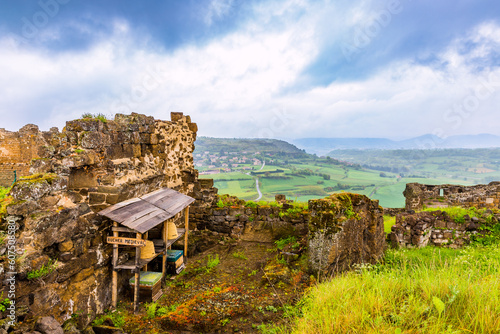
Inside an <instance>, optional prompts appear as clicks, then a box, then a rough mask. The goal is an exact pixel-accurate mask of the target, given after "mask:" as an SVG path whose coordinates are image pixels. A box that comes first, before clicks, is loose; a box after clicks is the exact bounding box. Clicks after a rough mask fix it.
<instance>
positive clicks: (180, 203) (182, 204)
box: [162, 197, 194, 214]
mask: <svg viewBox="0 0 500 334" xmlns="http://www.w3.org/2000/svg"><path fill="white" fill-rule="evenodd" d="M193 201H194V200H193V199H192V198H190V197H188V198H184V199H180V198H178V199H176V200H175V201H172V202H169V203H168V205H165V206H163V207H162V209H163V210H165V211H168V212H170V213H172V214H177V213H179V212H181V211H182V210H183V209H184V208H186V207H187V206H189V204H191V203H192V202H193Z"/></svg>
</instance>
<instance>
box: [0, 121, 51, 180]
mask: <svg viewBox="0 0 500 334" xmlns="http://www.w3.org/2000/svg"><path fill="white" fill-rule="evenodd" d="M42 143H43V139H42V138H41V137H40V133H39V131H38V127H37V126H36V125H32V124H28V125H26V126H24V127H23V128H21V129H20V130H19V131H18V132H10V131H6V130H5V129H0V186H2V187H10V186H11V185H12V183H13V182H14V171H16V173H17V176H18V177H19V176H26V175H29V169H30V161H31V159H33V158H36V157H38V156H39V155H38V152H37V151H38V148H39V147H40V146H41V144H42Z"/></svg>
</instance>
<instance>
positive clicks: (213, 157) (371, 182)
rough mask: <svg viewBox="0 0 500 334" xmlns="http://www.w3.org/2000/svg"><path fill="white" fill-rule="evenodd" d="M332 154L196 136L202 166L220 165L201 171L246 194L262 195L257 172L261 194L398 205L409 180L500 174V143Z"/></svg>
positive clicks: (474, 180)
mask: <svg viewBox="0 0 500 334" xmlns="http://www.w3.org/2000/svg"><path fill="white" fill-rule="evenodd" d="M329 154H330V156H331V157H326V158H325V157H317V156H316V155H311V154H307V153H305V152H303V151H301V150H298V149H297V148H296V147H294V146H293V145H290V144H288V143H286V142H283V141H276V140H256V139H221V138H204V139H203V140H201V141H200V142H199V144H198V141H197V150H196V151H195V162H197V163H198V165H197V168H198V169H199V171H200V172H203V171H207V170H210V171H212V172H217V171H221V173H220V174H211V175H200V177H202V178H213V179H214V180H215V186H216V187H217V188H219V193H221V194H230V195H235V196H238V197H240V198H242V199H245V200H255V199H257V198H258V196H259V195H258V192H257V190H256V188H255V182H256V181H255V179H257V178H258V180H259V185H260V190H261V192H262V195H263V197H262V200H267V201H271V200H274V196H275V195H276V194H284V195H286V196H287V198H289V199H293V200H296V201H307V200H309V199H316V198H323V197H325V196H327V195H329V194H332V193H336V192H342V191H346V192H354V193H359V194H363V195H367V196H369V197H370V198H372V199H376V200H379V201H380V205H382V206H384V207H394V208H396V207H403V206H404V197H403V191H404V189H405V187H406V184H407V183H411V182H418V183H424V184H462V185H474V184H481V183H489V182H491V181H496V180H500V149H497V148H491V149H439V150H336V151H332V152H330V153H329ZM264 161H265V166H264V167H263V168H262V169H261V166H262V162H264ZM235 163H236V166H234V165H235ZM229 168H230V169H231V171H230V172H225V171H228V170H229ZM243 169H246V170H243ZM249 169H251V170H249ZM277 170H281V172H276V171H277ZM251 172H253V175H247V174H245V173H251ZM266 172H268V173H266Z"/></svg>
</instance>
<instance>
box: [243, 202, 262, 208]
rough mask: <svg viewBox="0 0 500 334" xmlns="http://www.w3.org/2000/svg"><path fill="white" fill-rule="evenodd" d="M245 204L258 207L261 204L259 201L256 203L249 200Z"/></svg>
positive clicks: (249, 206) (248, 206)
mask: <svg viewBox="0 0 500 334" xmlns="http://www.w3.org/2000/svg"><path fill="white" fill-rule="evenodd" d="M245 206H246V207H247V208H256V207H258V206H259V205H258V204H257V203H255V202H254V201H248V202H246V203H245Z"/></svg>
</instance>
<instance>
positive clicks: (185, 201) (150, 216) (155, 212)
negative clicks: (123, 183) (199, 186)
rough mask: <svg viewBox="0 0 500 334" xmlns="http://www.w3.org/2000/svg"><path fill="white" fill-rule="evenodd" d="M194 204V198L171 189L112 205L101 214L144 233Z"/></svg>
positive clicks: (163, 189)
mask: <svg viewBox="0 0 500 334" xmlns="http://www.w3.org/2000/svg"><path fill="white" fill-rule="evenodd" d="M193 202H194V198H192V197H189V196H187V195H184V194H181V193H180V192H178V191H175V190H173V189H170V188H162V189H159V190H156V191H153V192H151V193H149V194H146V195H143V196H140V197H136V198H132V199H129V200H126V201H123V202H120V203H117V204H115V205H112V206H110V207H109V208H106V209H104V210H102V211H100V212H99V214H100V215H101V216H104V217H108V218H109V219H111V220H113V221H115V222H117V223H120V224H122V225H124V226H126V227H128V228H131V229H133V230H136V231H137V232H139V233H144V232H146V231H149V230H150V229H152V228H153V227H155V226H157V225H158V224H161V223H162V222H164V221H165V220H167V219H169V218H172V217H173V216H175V215H176V214H177V213H179V212H181V211H182V210H183V209H185V208H186V207H187V206H189V205H190V204H191V203H193Z"/></svg>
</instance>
